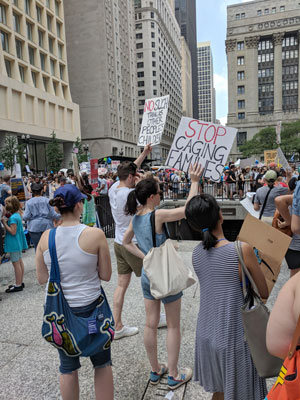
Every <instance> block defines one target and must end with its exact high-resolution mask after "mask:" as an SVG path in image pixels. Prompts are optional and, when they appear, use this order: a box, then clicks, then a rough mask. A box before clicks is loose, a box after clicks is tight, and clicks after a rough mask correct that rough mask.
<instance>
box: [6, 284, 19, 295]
mask: <svg viewBox="0 0 300 400" xmlns="http://www.w3.org/2000/svg"><path fill="white" fill-rule="evenodd" d="M22 290H23V286H15V285H13V286H11V287H9V288H7V289H6V290H5V293H14V292H22Z"/></svg>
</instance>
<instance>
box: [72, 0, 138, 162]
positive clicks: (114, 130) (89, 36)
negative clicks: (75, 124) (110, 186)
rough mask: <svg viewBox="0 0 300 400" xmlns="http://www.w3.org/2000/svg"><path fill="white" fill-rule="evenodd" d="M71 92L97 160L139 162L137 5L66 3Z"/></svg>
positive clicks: (105, 0) (128, 1) (127, 0)
mask: <svg viewBox="0 0 300 400" xmlns="http://www.w3.org/2000/svg"><path fill="white" fill-rule="evenodd" d="M65 16H66V36H67V50H68V59H69V74H70V87H71V90H72V95H73V98H74V100H75V101H76V102H77V103H78V104H79V105H80V117H81V133H82V140H83V141H84V142H85V143H87V144H88V145H89V152H90V154H91V157H93V158H102V157H106V156H110V155H113V156H119V155H123V156H126V157H136V156H137V155H138V154H139V150H138V148H137V146H136V143H137V137H138V136H137V135H138V130H139V127H138V119H137V99H136V95H137V86H136V59H135V57H136V55H135V33H134V2H133V1H132V0H118V1H112V0H88V1H82V0H72V1H70V0H67V1H65Z"/></svg>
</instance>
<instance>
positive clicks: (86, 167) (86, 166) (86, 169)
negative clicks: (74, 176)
mask: <svg viewBox="0 0 300 400" xmlns="http://www.w3.org/2000/svg"><path fill="white" fill-rule="evenodd" d="M79 168H80V173H81V174H83V173H85V174H87V175H89V174H90V172H91V164H90V163H89V162H88V161H85V162H82V163H80V164H79Z"/></svg>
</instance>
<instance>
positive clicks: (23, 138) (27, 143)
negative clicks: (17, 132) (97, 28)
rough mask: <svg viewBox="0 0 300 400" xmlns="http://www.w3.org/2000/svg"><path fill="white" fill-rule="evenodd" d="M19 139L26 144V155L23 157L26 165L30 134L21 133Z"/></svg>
mask: <svg viewBox="0 0 300 400" xmlns="http://www.w3.org/2000/svg"><path fill="white" fill-rule="evenodd" d="M21 139H22V140H23V142H24V143H25V144H26V157H25V161H26V163H27V165H28V164H29V146H28V145H29V140H30V135H28V134H26V135H25V134H23V135H22V136H21Z"/></svg>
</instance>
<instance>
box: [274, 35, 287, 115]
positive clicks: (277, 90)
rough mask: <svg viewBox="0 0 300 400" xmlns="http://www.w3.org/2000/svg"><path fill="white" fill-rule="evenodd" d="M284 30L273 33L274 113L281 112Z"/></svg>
mask: <svg viewBox="0 0 300 400" xmlns="http://www.w3.org/2000/svg"><path fill="white" fill-rule="evenodd" d="M283 38H284V32H279V33H274V34H273V44H274V113H282V40H283Z"/></svg>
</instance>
